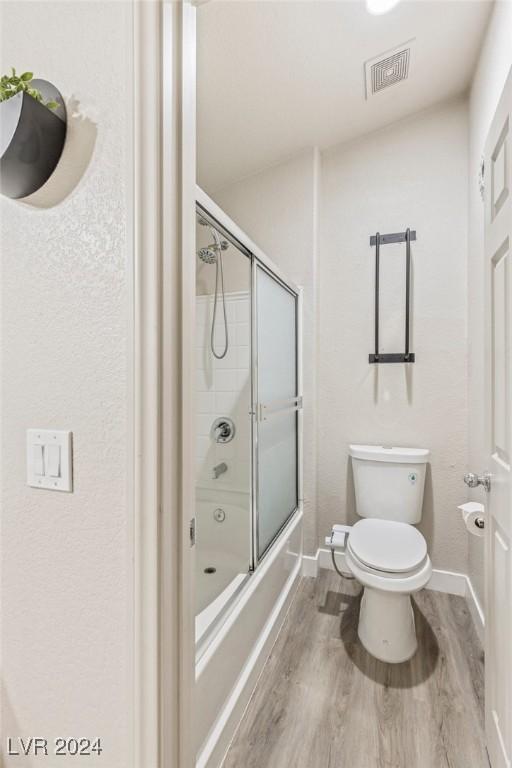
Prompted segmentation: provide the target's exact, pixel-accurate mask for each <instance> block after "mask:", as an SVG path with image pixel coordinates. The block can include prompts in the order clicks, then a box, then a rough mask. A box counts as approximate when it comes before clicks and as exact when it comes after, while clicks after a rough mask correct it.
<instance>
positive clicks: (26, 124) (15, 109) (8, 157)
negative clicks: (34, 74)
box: [0, 80, 67, 199]
mask: <svg viewBox="0 0 512 768" xmlns="http://www.w3.org/2000/svg"><path fill="white" fill-rule="evenodd" d="M31 84H32V85H33V86H34V88H37V89H38V90H39V91H41V93H42V95H43V99H44V101H45V102H47V101H56V102H57V103H58V104H59V107H58V108H57V109H53V110H52V109H49V108H48V107H46V106H45V105H44V104H43V103H41V102H39V101H36V99H34V98H32V96H29V95H28V94H27V93H24V92H22V93H18V94H16V96H13V97H12V98H10V99H7V101H2V102H0V191H1V192H2V194H3V195H7V197H11V198H15V199H17V198H20V197H26V196H27V195H31V194H32V193H33V192H35V191H36V190H38V189H39V188H40V187H42V186H43V184H45V183H46V181H48V179H49V178H50V176H51V174H52V173H53V171H54V170H55V168H56V166H57V163H58V162H59V159H60V156H61V154H62V150H63V148H64V142H65V140H66V127H67V120H66V107H65V106H64V101H63V99H62V96H61V94H60V93H59V91H58V90H57V89H56V88H55V86H54V85H52V84H51V83H49V82H47V81H46V80H33V81H32V83H31Z"/></svg>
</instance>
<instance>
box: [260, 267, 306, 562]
mask: <svg viewBox="0 0 512 768" xmlns="http://www.w3.org/2000/svg"><path fill="white" fill-rule="evenodd" d="M253 296H254V307H253V310H254V311H253V327H254V352H255V363H256V365H255V368H256V376H255V381H254V386H255V392H254V401H255V403H256V409H255V411H256V412H255V419H256V433H255V438H256V440H255V442H256V446H255V447H256V462H255V467H254V475H255V477H254V492H255V509H256V519H255V539H256V547H255V550H256V557H257V560H260V559H261V557H262V556H263V555H264V554H265V552H266V551H267V549H268V548H269V546H270V545H271V544H272V542H273V541H274V539H275V538H276V536H277V535H278V534H279V532H280V531H281V529H282V528H283V526H284V525H285V523H286V521H287V520H288V518H289V517H290V516H291V515H292V514H293V512H295V510H296V509H297V507H298V504H299V489H298V410H299V408H300V407H301V402H300V398H299V396H298V394H299V393H298V375H297V296H296V294H295V293H293V292H292V291H291V290H289V289H288V288H287V287H285V286H284V284H283V283H281V282H280V281H279V280H278V279H277V278H276V277H275V276H274V275H272V274H271V273H270V272H269V271H268V270H267V269H265V268H264V267H263V266H262V265H261V264H260V263H259V262H257V261H256V260H255V261H254V290H253Z"/></svg>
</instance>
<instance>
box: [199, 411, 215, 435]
mask: <svg viewBox="0 0 512 768" xmlns="http://www.w3.org/2000/svg"><path fill="white" fill-rule="evenodd" d="M212 424H213V419H212V417H211V416H210V414H209V413H208V414H204V413H200V414H198V415H197V416H196V431H197V434H198V435H209V434H210V430H211V428H212Z"/></svg>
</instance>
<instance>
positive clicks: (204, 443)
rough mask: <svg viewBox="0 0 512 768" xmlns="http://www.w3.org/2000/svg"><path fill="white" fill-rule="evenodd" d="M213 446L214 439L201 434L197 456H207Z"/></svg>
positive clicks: (198, 440)
mask: <svg viewBox="0 0 512 768" xmlns="http://www.w3.org/2000/svg"><path fill="white" fill-rule="evenodd" d="M211 446H212V441H211V438H210V437H205V436H199V437H198V438H197V442H196V456H197V457H198V458H206V456H207V455H208V451H209V450H210V448H211Z"/></svg>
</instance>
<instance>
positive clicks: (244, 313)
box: [235, 299, 250, 323]
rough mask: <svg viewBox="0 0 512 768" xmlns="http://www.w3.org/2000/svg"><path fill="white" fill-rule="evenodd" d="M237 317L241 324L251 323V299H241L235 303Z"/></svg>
mask: <svg viewBox="0 0 512 768" xmlns="http://www.w3.org/2000/svg"><path fill="white" fill-rule="evenodd" d="M235 317H236V320H237V322H239V323H248V322H249V320H250V315H249V299H239V300H238V301H237V302H235Z"/></svg>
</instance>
